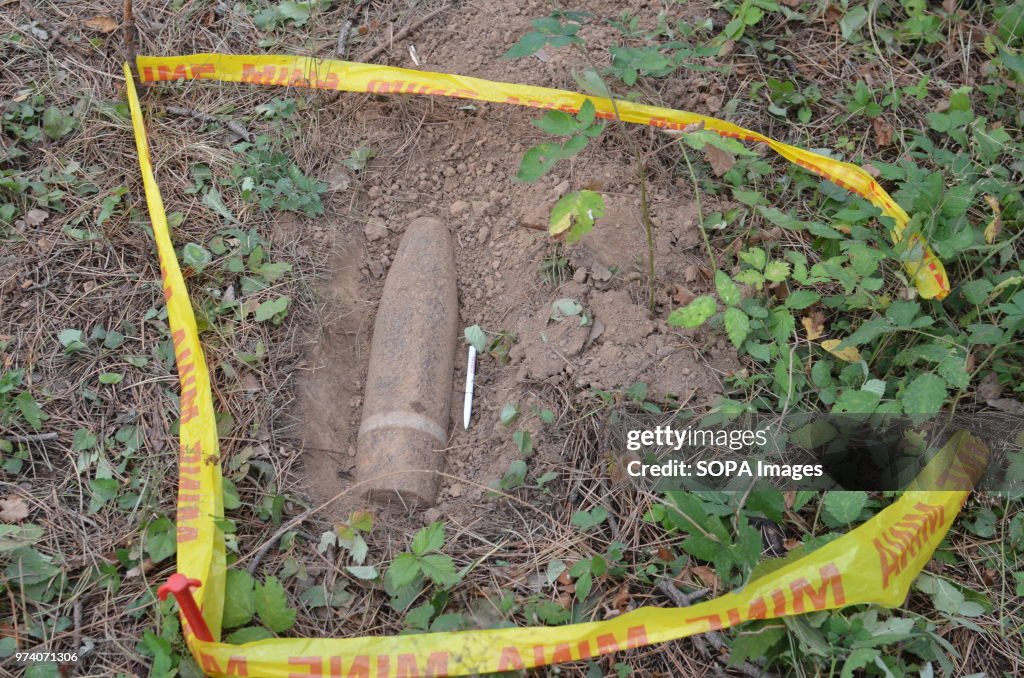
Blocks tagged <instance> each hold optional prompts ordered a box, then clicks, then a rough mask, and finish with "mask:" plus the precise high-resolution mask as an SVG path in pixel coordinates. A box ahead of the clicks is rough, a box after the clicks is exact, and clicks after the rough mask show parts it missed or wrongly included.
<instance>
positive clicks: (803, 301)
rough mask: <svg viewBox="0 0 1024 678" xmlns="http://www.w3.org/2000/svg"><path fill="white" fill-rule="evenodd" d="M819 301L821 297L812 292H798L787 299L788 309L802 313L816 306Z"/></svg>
mask: <svg viewBox="0 0 1024 678" xmlns="http://www.w3.org/2000/svg"><path fill="white" fill-rule="evenodd" d="M819 299H821V295H820V294H818V293H817V292H814V291H812V290H796V291H795V292H792V293H790V295H789V296H788V297H786V308H791V309H793V310H795V311H800V310H803V309H805V308H808V307H809V306H811V305H812V304H816V303H817V302H818V300H819Z"/></svg>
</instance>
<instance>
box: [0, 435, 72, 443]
mask: <svg viewBox="0 0 1024 678" xmlns="http://www.w3.org/2000/svg"><path fill="white" fill-rule="evenodd" d="M59 436H60V434H59V433H28V434H25V435H22V436H19V435H10V436H4V440H6V441H7V442H9V443H41V442H45V441H47V440H56V439H57V438H58V437H59Z"/></svg>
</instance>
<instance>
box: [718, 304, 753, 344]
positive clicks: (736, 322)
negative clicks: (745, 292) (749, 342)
mask: <svg viewBox="0 0 1024 678" xmlns="http://www.w3.org/2000/svg"><path fill="white" fill-rule="evenodd" d="M723 319H724V321H725V333H726V334H727V335H729V341H731V342H732V345H733V346H735V347H736V348H739V347H740V346H742V345H743V342H744V341H745V340H746V338H747V335H748V334H750V318H748V317H747V314H746V313H744V312H743V311H741V310H740V309H738V308H727V309H725V315H724V316H723Z"/></svg>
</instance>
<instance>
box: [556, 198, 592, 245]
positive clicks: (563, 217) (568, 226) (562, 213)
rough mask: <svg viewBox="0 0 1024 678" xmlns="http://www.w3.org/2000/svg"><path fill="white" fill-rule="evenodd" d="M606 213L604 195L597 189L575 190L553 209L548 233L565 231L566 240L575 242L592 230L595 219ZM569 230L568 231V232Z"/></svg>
mask: <svg viewBox="0 0 1024 678" xmlns="http://www.w3.org/2000/svg"><path fill="white" fill-rule="evenodd" d="M603 215H604V197H603V196H602V195H601V194H600V193H598V192H596V191H588V190H582V191H574V192H572V193H569V194H567V195H564V196H562V198H561V199H560V200H559V201H558V202H557V203H555V206H554V207H553V208H552V209H551V220H550V225H549V226H548V233H549V234H551V235H558V234H560V233H565V242H567V243H573V242H576V241H577V240H579V239H580V238H582V237H583V236H584V235H586V234H587V233H589V232H590V229H592V228H593V227H594V220H595V219H597V218H598V217H601V216H603ZM566 231H568V232H566Z"/></svg>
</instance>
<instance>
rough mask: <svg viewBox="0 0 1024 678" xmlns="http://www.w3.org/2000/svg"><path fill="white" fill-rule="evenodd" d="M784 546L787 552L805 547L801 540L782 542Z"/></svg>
mask: <svg viewBox="0 0 1024 678" xmlns="http://www.w3.org/2000/svg"><path fill="white" fill-rule="evenodd" d="M782 546H783V547H784V548H785V549H786V550H787V551H792V550H793V549H795V548H797V547H798V546H803V544H801V543H800V540H799V539H787V540H786V541H784V542H782Z"/></svg>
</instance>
